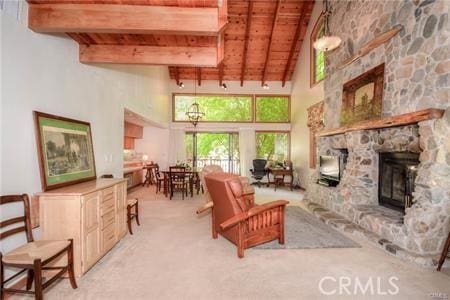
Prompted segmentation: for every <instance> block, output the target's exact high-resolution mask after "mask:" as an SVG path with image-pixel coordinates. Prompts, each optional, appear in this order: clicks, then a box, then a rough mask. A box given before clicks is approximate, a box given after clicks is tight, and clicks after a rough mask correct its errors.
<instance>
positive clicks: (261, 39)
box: [169, 0, 314, 84]
mask: <svg viewBox="0 0 450 300" xmlns="http://www.w3.org/2000/svg"><path fill="white" fill-rule="evenodd" d="M251 3H252V8H251V12H250V13H249V8H250V5H249V4H250V0H228V25H227V28H226V29H225V31H224V38H225V47H224V59H223V65H224V67H223V71H222V70H220V67H216V68H202V79H203V80H217V81H220V79H222V83H224V82H226V81H239V82H241V81H242V84H245V82H246V81H261V79H262V76H263V74H264V68H265V69H266V71H265V78H264V81H265V82H267V81H279V82H280V83H281V82H282V81H284V82H285V83H286V82H288V81H290V80H291V78H292V74H293V72H294V70H295V66H296V64H297V59H298V56H299V54H300V50H301V48H302V43H303V40H304V34H305V32H306V29H307V27H308V24H309V21H310V18H311V12H312V9H313V7H314V0H281V2H280V4H279V8H278V20H277V23H276V28H275V30H274V32H273V35H272V43H271V44H272V46H271V49H270V54H269V58H268V59H267V60H266V58H267V53H268V52H267V51H268V45H269V44H270V42H269V39H270V37H271V32H272V28H273V26H272V25H273V21H274V16H275V13H276V11H277V3H278V2H277V1H276V0H251ZM249 16H251V17H250V18H249ZM299 21H300V22H301V23H300V24H299ZM249 23H250V24H249ZM247 27H248V29H247ZM299 28H300V34H298V33H297V31H298V29H299ZM247 32H248V33H247ZM294 40H297V42H296V47H295V48H294V50H293V51H292V49H293V43H294ZM178 42H179V41H178ZM198 43H203V42H202V41H201V40H199V39H197V40H196V41H192V43H191V45H196V44H198ZM245 48H247V50H245ZM245 51H247V52H246V53H245ZM291 53H292V54H291ZM169 70H170V76H171V78H174V76H175V70H174V68H173V67H171V68H169ZM286 70H287V71H286ZM195 74H196V73H195V68H189V67H180V68H179V76H180V78H181V79H185V80H193V79H195Z"/></svg>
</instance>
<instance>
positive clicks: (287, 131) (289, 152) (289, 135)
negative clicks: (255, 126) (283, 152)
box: [255, 130, 291, 161]
mask: <svg viewBox="0 0 450 300" xmlns="http://www.w3.org/2000/svg"><path fill="white" fill-rule="evenodd" d="M258 133H286V134H287V136H288V144H287V147H288V153H287V159H286V160H289V161H290V160H291V131H290V130H255V153H256V156H258V150H257V146H258V138H257V137H256V136H257V134H258ZM264 159H265V158H264Z"/></svg>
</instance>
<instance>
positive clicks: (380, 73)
mask: <svg viewBox="0 0 450 300" xmlns="http://www.w3.org/2000/svg"><path fill="white" fill-rule="evenodd" d="M383 82H384V64H382V65H379V66H377V67H375V68H373V69H371V70H369V71H367V72H365V73H363V74H361V75H360V76H358V77H356V78H354V79H352V80H350V81H349V82H347V83H345V84H344V89H343V95H342V109H341V126H344V125H348V124H352V123H355V122H358V121H365V120H371V119H378V118H380V117H381V111H382V102H383Z"/></svg>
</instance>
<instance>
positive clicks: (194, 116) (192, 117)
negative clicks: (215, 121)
mask: <svg viewBox="0 0 450 300" xmlns="http://www.w3.org/2000/svg"><path fill="white" fill-rule="evenodd" d="M195 77H196V78H195V79H194V103H193V104H192V105H191V106H190V107H189V109H188V111H187V112H186V116H187V117H188V119H189V121H190V122H191V123H192V125H194V127H196V126H197V124H198V122H199V121H200V120H201V119H202V118H203V117H204V116H205V113H204V112H202V111H201V110H200V105H199V104H198V103H197V85H196V84H195V81H196V80H197V75H196V76H195Z"/></svg>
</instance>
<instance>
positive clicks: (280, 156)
mask: <svg viewBox="0 0 450 300" xmlns="http://www.w3.org/2000/svg"><path fill="white" fill-rule="evenodd" d="M289 148H290V134H289V132H288V131H257V132H256V157H257V158H262V159H266V160H272V161H277V162H284V161H285V160H289V157H290V153H289Z"/></svg>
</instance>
